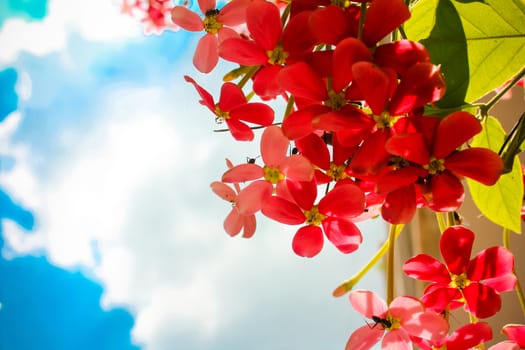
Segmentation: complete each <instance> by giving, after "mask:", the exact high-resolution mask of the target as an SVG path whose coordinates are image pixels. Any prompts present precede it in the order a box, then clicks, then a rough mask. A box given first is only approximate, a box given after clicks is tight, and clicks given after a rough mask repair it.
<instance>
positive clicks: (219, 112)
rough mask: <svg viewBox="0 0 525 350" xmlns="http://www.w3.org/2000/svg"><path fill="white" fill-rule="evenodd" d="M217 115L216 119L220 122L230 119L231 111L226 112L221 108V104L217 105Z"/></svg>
mask: <svg viewBox="0 0 525 350" xmlns="http://www.w3.org/2000/svg"><path fill="white" fill-rule="evenodd" d="M215 115H216V116H217V117H216V118H215V121H216V122H217V123H218V124H220V123H222V122H223V121H225V120H226V119H230V112H226V111H223V110H221V109H220V107H219V105H218V104H216V105H215Z"/></svg>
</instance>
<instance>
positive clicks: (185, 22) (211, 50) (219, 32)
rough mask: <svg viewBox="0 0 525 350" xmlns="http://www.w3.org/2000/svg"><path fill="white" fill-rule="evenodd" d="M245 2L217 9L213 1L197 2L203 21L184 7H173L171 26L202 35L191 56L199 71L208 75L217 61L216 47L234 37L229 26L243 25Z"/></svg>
mask: <svg viewBox="0 0 525 350" xmlns="http://www.w3.org/2000/svg"><path fill="white" fill-rule="evenodd" d="M248 3H249V2H248V1H246V0H232V1H231V2H228V3H227V4H226V5H225V6H224V7H223V8H222V9H220V10H219V9H217V7H216V6H217V4H216V1H215V0H199V8H200V10H201V12H202V13H203V14H204V19H201V17H200V16H199V15H198V14H197V13H195V12H193V11H191V10H189V9H187V8H186V7H184V6H175V7H174V8H173V9H172V10H171V19H172V21H173V23H175V24H177V25H179V26H180V27H181V28H183V29H186V30H187V31H190V32H200V31H205V32H206V34H205V35H204V36H203V37H202V38H201V39H200V40H199V42H198V44H197V48H196V49H195V54H194V55H193V64H194V65H195V68H197V69H198V70H199V71H200V72H202V73H209V72H211V71H212V70H213V68H215V66H216V65H217V62H218V61H219V44H220V43H221V42H223V41H224V40H226V39H228V38H232V37H237V36H238V34H237V32H236V31H235V30H233V29H232V28H231V27H233V26H237V25H239V24H242V23H244V21H245V18H246V15H245V12H246V6H247V5H248Z"/></svg>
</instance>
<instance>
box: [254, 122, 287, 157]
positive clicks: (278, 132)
mask: <svg viewBox="0 0 525 350" xmlns="http://www.w3.org/2000/svg"><path fill="white" fill-rule="evenodd" d="M289 144H290V141H289V140H288V138H287V137H286V136H284V134H283V131H282V129H281V128H280V127H278V126H277V125H272V126H269V127H267V128H266V129H265V130H264V132H263V134H262V137H261V156H262V159H263V161H264V164H266V165H267V166H270V167H276V166H279V165H280V164H281V163H282V162H283V160H284V158H286V151H287V150H288V147H289Z"/></svg>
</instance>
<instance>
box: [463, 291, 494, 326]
mask: <svg viewBox="0 0 525 350" xmlns="http://www.w3.org/2000/svg"><path fill="white" fill-rule="evenodd" d="M463 295H464V297H465V301H466V306H467V309H468V311H470V312H471V313H472V314H473V315H474V316H476V317H477V318H487V317H490V316H493V315H495V314H496V313H497V312H498V311H499V310H500V309H501V297H500V295H499V294H498V292H496V291H495V290H494V289H493V288H491V287H488V286H485V285H484V284H482V283H476V282H472V283H470V284H469V285H468V286H467V287H465V288H464V289H463Z"/></svg>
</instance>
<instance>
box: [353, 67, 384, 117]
mask: <svg viewBox="0 0 525 350" xmlns="http://www.w3.org/2000/svg"><path fill="white" fill-rule="evenodd" d="M352 76H353V80H354V82H355V83H356V84H357V86H358V88H359V89H360V90H361V93H362V94H363V97H364V99H365V101H366V103H368V105H369V106H370V108H371V109H372V111H373V112H374V114H381V113H382V112H383V111H384V109H385V105H386V102H387V100H388V99H389V98H390V90H391V88H390V87H391V79H390V76H389V75H388V74H387V73H385V72H384V71H383V70H382V69H381V68H380V67H378V66H376V65H375V64H373V63H371V62H364V61H361V62H357V63H355V64H354V65H353V66H352Z"/></svg>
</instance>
